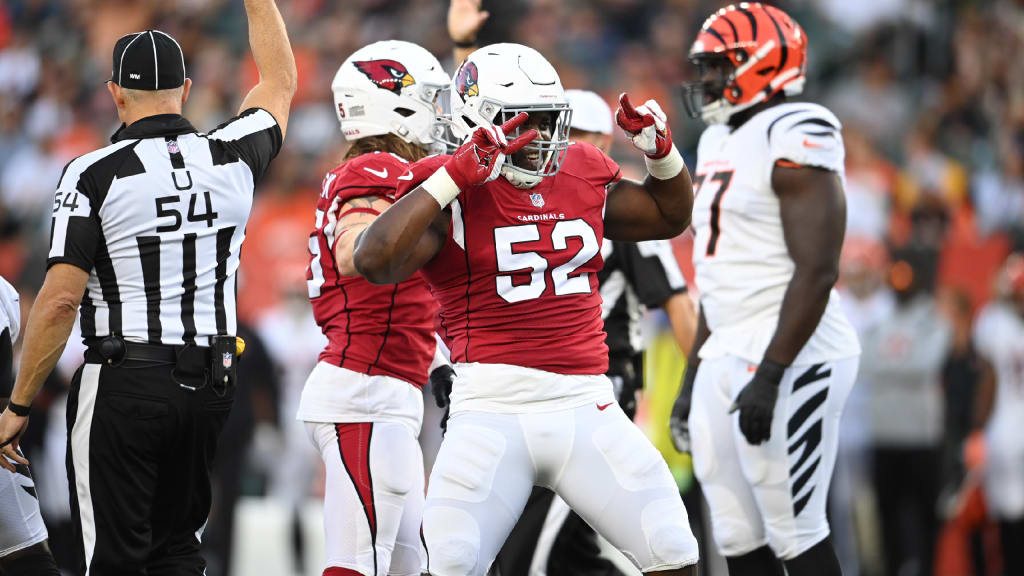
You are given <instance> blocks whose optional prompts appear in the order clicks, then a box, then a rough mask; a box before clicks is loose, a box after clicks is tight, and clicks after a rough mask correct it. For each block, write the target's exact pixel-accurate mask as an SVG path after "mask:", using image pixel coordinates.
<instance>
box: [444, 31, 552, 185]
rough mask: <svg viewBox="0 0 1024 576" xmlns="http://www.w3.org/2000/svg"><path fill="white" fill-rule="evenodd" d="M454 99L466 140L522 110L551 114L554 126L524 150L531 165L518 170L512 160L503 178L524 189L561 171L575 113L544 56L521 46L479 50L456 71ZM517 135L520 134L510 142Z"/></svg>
mask: <svg viewBox="0 0 1024 576" xmlns="http://www.w3.org/2000/svg"><path fill="white" fill-rule="evenodd" d="M450 97H451V111H452V122H453V123H454V125H455V127H456V130H455V132H456V134H458V135H460V136H462V137H463V138H465V137H466V136H469V135H470V134H472V133H473V130H475V129H476V128H478V127H480V126H493V125H497V124H501V123H503V122H505V121H506V120H508V119H509V118H512V117H513V116H515V115H516V114H519V113H520V112H527V113H529V114H535V113H538V112H546V113H550V114H551V122H550V128H549V129H548V130H546V131H544V132H545V133H542V134H541V135H540V136H539V137H538V138H537V139H536V140H534V141H533V142H531V143H529V144H527V145H526V147H525V148H523V152H525V154H526V155H527V156H528V157H530V158H529V163H530V164H532V166H517V165H516V161H515V160H514V159H513V158H509V159H507V160H506V161H505V164H504V166H502V168H501V175H502V176H504V177H505V179H506V180H508V181H509V182H511V183H512V184H513V185H515V186H516V187H518V188H524V189H525V188H532V187H534V186H536V185H537V184H539V183H540V181H541V180H542V179H543V178H544V177H545V176H554V175H555V174H557V173H558V170H559V168H560V167H561V165H562V160H563V159H564V158H565V153H566V150H567V149H568V148H569V125H570V123H571V120H572V110H571V108H570V106H569V101H568V100H566V98H565V91H564V90H563V89H562V81H561V80H559V78H558V72H556V71H555V68H554V67H553V66H552V65H551V64H550V63H549V62H548V61H547V60H546V59H545V58H544V57H543V56H541V54H540V53H539V52H537V51H536V50H534V49H533V48H530V47H528V46H523V45H521V44H491V45H490V46H484V47H483V48H480V49H479V50H477V51H476V52H473V53H472V54H470V55H469V57H468V58H467V59H466V61H465V62H463V63H462V66H460V67H459V70H458V71H457V72H456V73H455V76H454V77H453V78H452V86H451V93H450ZM521 130H523V129H522V128H521ZM518 135H519V131H518V130H517V131H516V133H515V134H510V135H509V137H508V138H509V140H512V139H514V138H515V137H516V136H518Z"/></svg>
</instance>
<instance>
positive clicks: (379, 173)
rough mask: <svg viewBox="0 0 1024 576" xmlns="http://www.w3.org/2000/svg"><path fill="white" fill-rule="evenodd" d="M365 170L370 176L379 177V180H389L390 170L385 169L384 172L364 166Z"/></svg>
mask: <svg viewBox="0 0 1024 576" xmlns="http://www.w3.org/2000/svg"><path fill="white" fill-rule="evenodd" d="M363 170H366V171H367V172H369V173H370V174H373V175H374V176H377V177H379V178H387V177H388V169H387V168H385V169H383V170H374V169H373V168H370V167H369V166H363Z"/></svg>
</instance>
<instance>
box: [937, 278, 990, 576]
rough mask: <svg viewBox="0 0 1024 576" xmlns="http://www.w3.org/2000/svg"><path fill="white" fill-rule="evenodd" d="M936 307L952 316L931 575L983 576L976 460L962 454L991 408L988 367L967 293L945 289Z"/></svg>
mask: <svg viewBox="0 0 1024 576" xmlns="http://www.w3.org/2000/svg"><path fill="white" fill-rule="evenodd" d="M944 296H945V297H944V298H943V302H942V305H943V307H944V308H945V310H946V314H947V316H948V317H949V318H950V319H951V320H952V325H953V341H952V348H951V350H950V352H949V356H947V358H946V361H945V363H944V364H943V367H942V384H943V390H944V391H945V394H946V407H947V408H946V432H945V438H944V441H943V454H942V485H943V489H942V493H941V495H940V497H939V502H938V509H939V513H940V515H941V517H942V518H941V519H942V521H943V523H944V526H943V529H942V532H941V535H940V536H939V545H938V555H937V557H936V561H937V563H938V565H939V566H938V570H937V574H940V575H946V574H949V575H952V574H971V573H973V574H977V575H979V576H983V575H984V574H986V573H987V572H986V568H985V562H984V542H983V537H984V528H985V526H986V522H985V508H984V499H983V497H982V495H981V485H980V482H979V481H978V480H979V478H978V473H979V466H978V462H971V461H970V460H969V458H966V457H965V455H966V454H968V449H969V447H970V445H971V443H972V442H976V441H977V440H978V438H977V437H978V436H980V434H981V429H982V427H983V426H984V425H985V421H986V419H987V418H988V414H989V411H990V410H991V407H992V397H993V394H994V392H995V390H994V385H995V382H994V373H993V371H992V365H991V364H990V363H989V362H988V360H986V359H985V358H984V357H983V356H982V355H981V354H979V353H978V350H977V347H976V343H975V339H974V336H973V334H972V328H973V320H974V318H973V310H972V307H971V299H970V296H969V295H968V294H967V293H966V292H965V291H963V290H959V289H955V290H951V291H949V292H947V293H946V294H945V295H944Z"/></svg>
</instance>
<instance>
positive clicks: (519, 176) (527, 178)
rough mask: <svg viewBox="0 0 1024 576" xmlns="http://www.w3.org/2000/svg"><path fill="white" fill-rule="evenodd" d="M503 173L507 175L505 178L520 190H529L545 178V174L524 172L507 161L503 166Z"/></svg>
mask: <svg viewBox="0 0 1024 576" xmlns="http://www.w3.org/2000/svg"><path fill="white" fill-rule="evenodd" d="M501 175H502V176H504V177H505V180H508V182H509V184H512V185H513V186H515V187H516V188H519V189H520V190H529V189H530V188H533V187H534V186H536V185H537V184H540V183H541V181H542V180H544V177H543V176H537V175H535V174H524V173H523V172H520V171H519V170H516V169H515V168H513V167H512V166H509V165H508V164H507V163H506V164H505V165H504V166H502V167H501Z"/></svg>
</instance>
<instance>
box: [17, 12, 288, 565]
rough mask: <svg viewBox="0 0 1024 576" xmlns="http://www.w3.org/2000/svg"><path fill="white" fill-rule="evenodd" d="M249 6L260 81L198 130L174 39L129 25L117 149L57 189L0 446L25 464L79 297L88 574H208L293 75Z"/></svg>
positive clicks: (73, 437)
mask: <svg viewBox="0 0 1024 576" xmlns="http://www.w3.org/2000/svg"><path fill="white" fill-rule="evenodd" d="M245 9H246V13H247V15H248V20H249V41H250V45H251V47H252V54H253V58H254V60H255V62H256V65H257V67H258V68H259V72H260V81H259V83H258V84H257V85H256V86H255V87H254V88H253V89H252V91H251V92H249V94H248V95H247V96H246V97H245V99H244V101H243V102H242V106H241V111H240V112H239V114H238V116H236V117H234V118H232V119H231V120H229V121H227V122H226V123H224V124H222V125H221V126H220V127H218V128H217V129H216V130H214V131H212V132H210V133H209V134H201V133H198V132H197V131H196V129H195V128H193V127H192V125H191V124H189V122H188V121H187V120H186V119H185V118H183V117H182V116H181V109H182V105H183V104H184V102H185V101H186V99H187V98H188V93H189V88H190V86H191V84H192V82H191V80H189V79H188V78H186V77H185V64H184V57H183V54H182V51H181V47H180V46H179V45H178V43H177V42H176V41H175V40H174V39H173V38H171V37H170V36H169V35H167V34H165V33H163V32H160V31H157V30H146V31H144V32H138V33H135V34H129V35H127V36H124V37H122V38H121V39H120V40H118V41H117V43H116V44H115V45H114V56H113V71H112V75H111V78H110V82H109V83H108V88H109V91H110V94H111V96H112V97H113V99H114V102H115V104H116V105H117V113H118V117H119V118H120V119H121V121H122V122H123V123H124V124H123V125H122V126H121V128H120V129H119V130H117V132H115V133H114V135H113V137H112V138H111V140H112V141H113V144H112V145H111V146H108V147H106V148H103V149H101V150H97V151H95V152H91V153H89V154H86V155H84V156H81V157H79V158H76V159H75V160H73V161H71V163H69V164H68V165H67V166H66V167H65V169H64V174H63V175H62V176H61V179H60V184H59V185H58V188H57V192H56V195H55V197H54V203H53V230H52V234H51V242H50V254H49V259H48V261H47V266H48V271H47V274H46V280H45V282H44V283H43V287H42V288H41V289H40V291H39V295H38V297H37V299H36V302H35V305H34V306H33V309H32V314H31V315H30V316H29V320H28V326H27V330H26V334H25V343H24V348H23V353H22V361H21V370H20V371H19V373H18V376H17V381H16V383H15V387H14V391H13V392H12V394H11V400H10V403H9V404H8V407H7V409H6V410H5V411H4V412H3V414H2V415H0V444H4V446H3V448H2V450H3V455H4V456H6V457H7V458H9V459H11V460H13V461H16V462H19V463H23V464H27V462H26V461H25V459H24V458H23V457H22V456H20V455H19V454H18V453H17V452H16V448H17V438H18V436H19V435H20V434H21V433H22V432H23V431H24V428H25V426H26V425H27V419H26V414H27V410H28V407H29V405H30V404H31V403H32V400H33V399H34V398H35V396H36V393H37V392H38V391H39V388H40V386H41V385H42V383H43V380H44V379H45V378H46V377H47V375H48V374H49V373H50V371H51V370H52V369H53V367H54V365H55V364H56V362H57V358H58V357H59V356H60V354H61V351H62V350H63V348H64V345H65V343H66V341H67V338H68V335H69V333H70V331H71V327H72V324H73V323H74V320H75V314H76V311H77V310H78V308H79V304H81V329H82V335H83V337H84V339H85V343H86V345H87V346H88V350H87V352H86V354H85V364H84V365H83V366H82V367H81V368H79V370H78V371H77V372H76V373H75V376H74V378H73V380H72V385H71V392H70V396H69V398H68V408H67V424H68V455H67V467H68V470H67V471H68V481H69V484H70V493H71V510H72V516H73V518H74V521H75V528H76V537H77V542H78V543H79V544H80V545H81V548H80V553H81V556H80V562H81V568H82V571H83V572H84V573H85V574H86V576H105V575H109V574H117V575H119V576H120V575H136V574H137V575H144V574H145V575H149V576H154V575H171V574H173V575H181V574H191V575H197V576H198V575H201V574H203V572H204V570H205V561H204V560H203V558H202V557H201V556H200V554H199V539H200V538H201V535H202V531H203V527H204V525H205V523H206V518H207V515H208V513H209V511H210V478H209V470H210V466H211V463H212V461H213V456H214V450H215V448H216V445H217V437H218V435H219V433H220V430H221V427H222V426H223V425H224V422H225V420H226V419H227V415H228V412H229V410H230V408H231V404H232V400H233V396H234V392H235V390H234V388H235V386H234V380H235V367H236V361H235V360H236V358H235V356H236V340H235V328H236V324H235V272H236V271H237V269H238V260H239V250H240V248H241V245H242V240H243V239H244V237H245V224H246V221H247V220H248V218H249V211H250V208H251V206H252V196H253V186H254V185H255V183H256V182H257V181H258V180H259V179H260V177H262V176H263V174H264V173H265V172H266V170H267V168H268V166H269V164H270V161H271V160H272V159H273V158H274V156H275V155H276V154H277V152H278V150H279V149H280V147H281V143H282V141H283V139H284V131H285V126H286V123H287V120H288V108H289V106H290V104H291V98H292V95H293V94H294V92H295V87H296V71H295V61H294V58H293V56H292V52H291V47H290V45H289V43H288V36H287V34H286V32H285V27H284V22H283V21H282V19H281V15H280V13H279V12H278V10H277V7H276V5H275V4H274V2H273V0H246V2H245ZM0 464H3V465H4V467H5V468H9V469H10V468H11V467H12V466H11V464H10V463H9V462H7V459H5V458H0Z"/></svg>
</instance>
